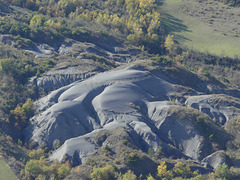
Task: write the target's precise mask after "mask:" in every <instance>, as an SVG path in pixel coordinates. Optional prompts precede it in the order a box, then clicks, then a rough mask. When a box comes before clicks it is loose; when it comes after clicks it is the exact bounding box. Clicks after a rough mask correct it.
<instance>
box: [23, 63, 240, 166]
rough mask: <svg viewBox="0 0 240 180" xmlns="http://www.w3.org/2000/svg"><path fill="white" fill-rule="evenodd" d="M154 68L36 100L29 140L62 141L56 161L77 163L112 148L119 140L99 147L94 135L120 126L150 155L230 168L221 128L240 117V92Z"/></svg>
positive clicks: (135, 67)
mask: <svg viewBox="0 0 240 180" xmlns="http://www.w3.org/2000/svg"><path fill="white" fill-rule="evenodd" d="M152 64H153V62H152V61H137V62H134V63H131V64H129V65H127V66H125V67H124V68H123V67H121V68H117V69H114V70H111V71H107V72H103V73H99V74H97V75H94V76H92V77H90V78H88V79H86V80H83V81H81V82H74V83H72V84H69V85H67V86H63V87H61V88H59V89H57V90H55V91H52V92H51V93H50V94H49V95H47V96H45V97H43V98H42V99H40V100H38V101H37V102H35V112H36V113H35V116H34V117H33V118H32V119H31V121H30V122H31V123H30V125H29V126H28V127H27V128H25V130H24V132H23V134H24V136H25V140H26V141H31V142H34V143H36V144H37V146H41V147H44V146H47V147H48V148H50V149H54V148H55V145H54V144H56V142H57V141H60V142H61V144H62V146H61V147H60V148H59V149H57V150H55V151H54V152H53V153H52V155H51V156H50V159H51V160H53V159H58V160H60V161H61V160H62V159H63V158H64V157H67V158H69V159H71V160H72V161H73V162H74V164H75V165H77V164H82V163H83V162H84V161H85V160H86V158H87V156H88V155H89V154H91V153H94V151H95V150H96V149H97V148H99V147H101V146H104V145H108V146H109V147H114V146H115V145H116V143H115V141H114V140H111V139H109V138H105V139H103V140H102V142H101V143H98V142H97V141H96V136H97V135H98V134H99V133H101V132H105V131H111V132H114V130H115V129H117V128H119V127H121V128H123V129H124V131H126V132H127V133H128V134H129V136H130V137H131V138H132V139H133V140H135V141H136V140H137V142H135V145H136V146H138V147H139V148H141V149H142V150H144V151H147V149H149V148H152V149H153V150H154V151H156V150H157V149H158V148H159V147H162V149H163V150H164V151H165V152H166V154H167V155H168V156H172V157H178V158H181V157H185V158H191V159H193V160H195V161H196V162H198V163H200V164H201V161H202V165H203V166H205V167H212V168H215V167H217V165H218V164H220V163H223V162H225V163H229V161H228V157H227V156H226V155H225V154H224V153H223V152H222V151H221V150H225V148H226V143H227V142H228V141H229V140H230V138H229V137H230V136H229V135H228V133H227V132H226V131H225V130H224V129H223V127H224V126H227V124H228V122H230V121H231V120H232V119H234V118H236V117H237V116H239V104H238V103H236V102H237V100H238V97H239V96H240V92H239V91H238V90H237V89H228V88H226V87H225V86H224V85H223V84H221V83H220V82H218V81H216V80H210V79H208V78H207V77H204V76H200V75H197V74H194V73H192V72H190V71H187V70H185V69H183V68H180V67H174V68H170V67H164V66H163V65H156V66H152ZM229 100H231V101H229ZM219 124H221V125H222V126H220V125H219ZM119 138H120V137H119ZM223 154H224V155H223Z"/></svg>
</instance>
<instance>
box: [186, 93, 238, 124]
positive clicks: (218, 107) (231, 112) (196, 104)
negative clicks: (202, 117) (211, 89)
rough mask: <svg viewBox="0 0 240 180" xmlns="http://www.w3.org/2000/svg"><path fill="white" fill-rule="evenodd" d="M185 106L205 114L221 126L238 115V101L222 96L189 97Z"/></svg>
mask: <svg viewBox="0 0 240 180" xmlns="http://www.w3.org/2000/svg"><path fill="white" fill-rule="evenodd" d="M185 104H186V105H187V106H191V107H193V108H195V109H198V110H199V111H201V112H203V113H206V114H207V115H209V116H210V117H211V118H212V119H214V120H216V121H217V122H218V123H219V124H221V125H225V124H226V123H227V121H228V120H229V119H233V118H236V117H238V116H239V113H240V111H239V108H240V104H239V100H238V99H237V98H234V97H231V96H228V95H224V94H211V95H200V96H191V97H189V98H188V99H187V101H186V103H185Z"/></svg>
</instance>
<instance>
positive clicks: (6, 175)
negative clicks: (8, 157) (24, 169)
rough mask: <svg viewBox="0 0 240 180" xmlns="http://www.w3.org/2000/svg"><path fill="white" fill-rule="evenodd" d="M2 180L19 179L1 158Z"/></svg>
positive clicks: (0, 170)
mask: <svg viewBox="0 0 240 180" xmlns="http://www.w3.org/2000/svg"><path fill="white" fill-rule="evenodd" d="M0 179H1V180H17V177H16V176H15V175H14V173H13V172H12V171H11V169H10V168H9V166H8V165H7V164H6V163H5V162H4V161H3V160H2V159H1V158H0Z"/></svg>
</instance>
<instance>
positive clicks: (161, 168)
mask: <svg viewBox="0 0 240 180" xmlns="http://www.w3.org/2000/svg"><path fill="white" fill-rule="evenodd" d="M157 171H158V176H159V177H163V176H164V175H165V174H166V173H167V165H166V162H165V161H163V162H161V163H160V165H159V166H158V168H157Z"/></svg>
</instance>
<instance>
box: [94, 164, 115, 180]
mask: <svg viewBox="0 0 240 180" xmlns="http://www.w3.org/2000/svg"><path fill="white" fill-rule="evenodd" d="M115 175H116V171H115V169H114V167H113V166H112V165H109V164H107V165H106V166H105V167H99V168H94V169H93V172H92V173H91V178H92V179H93V180H102V179H104V180H112V179H115Z"/></svg>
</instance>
